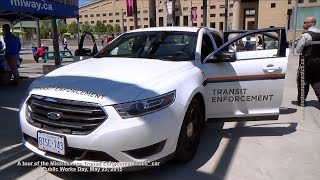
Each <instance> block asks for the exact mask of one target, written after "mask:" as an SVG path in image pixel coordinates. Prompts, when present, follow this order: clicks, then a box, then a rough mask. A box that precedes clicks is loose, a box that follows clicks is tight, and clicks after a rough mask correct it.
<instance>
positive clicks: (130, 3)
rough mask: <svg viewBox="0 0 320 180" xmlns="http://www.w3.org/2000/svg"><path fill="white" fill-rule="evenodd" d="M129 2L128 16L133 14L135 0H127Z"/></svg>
mask: <svg viewBox="0 0 320 180" xmlns="http://www.w3.org/2000/svg"><path fill="white" fill-rule="evenodd" d="M126 2H127V16H128V17H129V16H133V0H126Z"/></svg>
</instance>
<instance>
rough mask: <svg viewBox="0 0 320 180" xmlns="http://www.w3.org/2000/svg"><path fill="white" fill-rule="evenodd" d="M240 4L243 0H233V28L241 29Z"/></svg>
mask: <svg viewBox="0 0 320 180" xmlns="http://www.w3.org/2000/svg"><path fill="white" fill-rule="evenodd" d="M240 4H241V0H233V17H232V30H239V29H240V18H241V17H240Z"/></svg>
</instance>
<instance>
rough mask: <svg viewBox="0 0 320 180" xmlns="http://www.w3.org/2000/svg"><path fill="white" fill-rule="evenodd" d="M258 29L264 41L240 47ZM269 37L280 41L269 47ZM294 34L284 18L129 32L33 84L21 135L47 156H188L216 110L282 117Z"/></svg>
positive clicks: (235, 115)
mask: <svg viewBox="0 0 320 180" xmlns="http://www.w3.org/2000/svg"><path fill="white" fill-rule="evenodd" d="M235 34H237V35H235ZM257 35H261V36H263V39H264V43H265V44H264V46H263V47H264V48H263V49H262V50H259V51H255V50H254V49H253V50H251V51H244V50H241V51H237V50H236V48H232V47H234V46H237V45H238V44H237V43H238V42H239V41H240V40H241V39H242V38H244V37H247V36H251V37H255V36H257ZM271 39H274V40H276V41H277V46H278V48H277V49H267V48H266V46H267V45H268V42H270V40H271ZM286 43H287V42H286V32H285V29H284V28H271V29H260V30H253V31H233V32H226V33H225V34H224V37H223V35H222V34H221V33H219V32H218V31H216V30H214V29H210V28H198V27H157V28H145V29H138V30H133V31H131V32H127V33H124V34H122V35H121V36H119V37H118V38H116V39H115V40H114V41H112V43H111V44H109V45H108V46H106V47H104V48H103V49H102V50H100V51H99V52H98V53H97V54H96V55H95V56H94V57H92V58H90V59H87V60H83V61H79V62H76V63H73V64H70V65H67V66H64V67H61V68H59V69H57V70H55V71H53V72H51V73H49V74H47V75H45V76H43V77H41V78H39V79H37V80H35V81H34V82H33V83H32V84H31V85H30V88H29V90H28V94H27V96H26V98H25V99H24V100H23V103H22V105H21V109H20V123H21V129H22V133H23V142H24V144H25V146H26V147H27V148H29V149H30V150H31V151H33V152H34V153H36V154H38V155H40V156H43V157H45V158H47V159H50V160H56V161H57V162H59V161H60V162H61V163H66V162H69V163H70V162H72V163H74V164H81V165H84V166H90V163H91V164H93V165H94V166H106V167H109V166H111V165H110V164H109V163H104V162H113V163H118V165H119V166H122V167H128V166H130V167H131V166H139V165H141V164H142V165H148V164H146V163H145V162H156V161H159V162H161V161H164V160H165V159H167V158H168V157H170V158H174V159H175V160H177V161H180V162H187V161H188V160H190V159H192V157H193V156H194V154H195V152H196V149H197V146H198V144H199V139H200V138H199V137H200V131H201V128H202V127H203V126H204V124H205V121H207V120H208V119H210V121H211V120H228V121H229V120H235V121H236V120H239V119H245V120H252V119H255V120H259V119H260V120H272V119H277V117H278V115H279V107H280V105H281V102H282V95H283V88H284V79H285V74H286V70H287V56H288V53H287V49H286V48H287V47H286ZM114 165H115V164H113V166H114Z"/></svg>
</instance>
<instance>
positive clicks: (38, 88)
mask: <svg viewBox="0 0 320 180" xmlns="http://www.w3.org/2000/svg"><path fill="white" fill-rule="evenodd" d="M34 89H35V90H51V91H60V92H68V93H73V94H80V95H83V96H89V97H92V98H97V99H102V98H104V96H103V95H102V94H97V93H93V92H88V91H82V90H79V89H72V88H61V87H36V88H34Z"/></svg>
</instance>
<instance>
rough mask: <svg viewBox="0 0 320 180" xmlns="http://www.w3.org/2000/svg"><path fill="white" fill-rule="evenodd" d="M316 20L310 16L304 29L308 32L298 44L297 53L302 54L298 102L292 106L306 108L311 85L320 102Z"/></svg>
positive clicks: (319, 47)
mask: <svg viewBox="0 0 320 180" xmlns="http://www.w3.org/2000/svg"><path fill="white" fill-rule="evenodd" d="M315 25H316V18H315V17H314V16H308V17H306V18H305V20H304V22H303V29H305V30H307V31H306V32H304V33H303V34H302V35H301V38H300V40H299V41H298V43H297V47H296V52H297V53H299V54H300V60H299V68H298V71H297V88H298V95H297V101H292V104H294V105H298V106H305V100H306V98H307V95H308V93H309V86H310V85H311V86H312V88H313V90H314V91H315V94H316V96H317V98H318V101H319V102H320V53H319V51H320V30H319V29H317V28H316V27H315Z"/></svg>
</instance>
